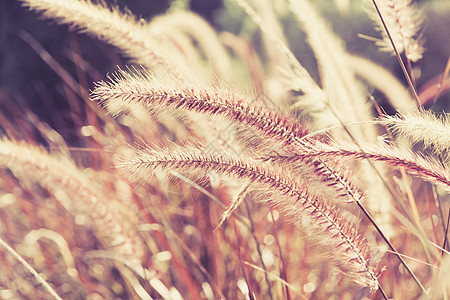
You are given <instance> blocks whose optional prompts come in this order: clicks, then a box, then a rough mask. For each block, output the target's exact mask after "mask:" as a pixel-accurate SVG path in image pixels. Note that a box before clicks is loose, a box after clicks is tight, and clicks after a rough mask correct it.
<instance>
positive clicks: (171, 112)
mask: <svg viewBox="0 0 450 300" xmlns="http://www.w3.org/2000/svg"><path fill="white" fill-rule="evenodd" d="M22 3H23V6H24V7H26V8H29V9H31V10H33V11H37V12H39V13H40V14H41V15H43V16H45V18H47V19H52V20H57V21H58V22H59V23H61V24H67V25H69V26H70V28H71V29H75V30H78V31H80V32H83V33H88V34H89V35H91V36H93V37H94V38H98V39H100V40H102V41H104V42H106V43H109V44H111V45H113V46H115V47H116V48H117V49H118V50H119V51H120V52H121V53H123V54H125V55H126V56H127V57H128V58H129V59H130V61H129V64H130V67H128V68H127V69H125V70H124V69H120V68H117V71H116V72H115V73H114V74H112V75H111V74H110V75H108V76H107V77H106V78H104V79H103V80H101V81H97V82H95V83H93V84H92V85H91V91H90V94H89V95H88V92H87V90H86V88H85V87H83V82H81V80H82V79H83V80H84V81H85V77H87V76H92V74H91V73H92V72H95V70H94V69H93V68H91V69H88V68H86V69H84V71H81V72H80V70H78V71H79V72H78V77H77V79H78V80H77V79H74V78H73V77H72V75H71V74H70V73H69V72H67V71H66V70H64V68H62V67H61V66H60V65H59V63H58V61H57V60H56V59H54V58H53V57H51V56H50V55H49V54H48V52H46V50H45V49H44V48H43V47H42V46H41V45H40V44H39V42H38V41H36V40H35V39H34V38H33V37H32V36H30V35H28V34H27V33H22V34H21V36H22V38H23V39H24V40H25V41H26V42H27V43H28V44H29V45H30V46H31V47H33V49H35V50H36V51H37V52H38V54H39V55H40V56H41V57H42V58H43V59H44V60H45V61H46V62H47V64H48V65H49V66H50V67H51V68H52V69H53V70H55V71H56V72H57V73H58V75H60V77H61V79H62V81H63V82H64V83H65V86H66V87H67V88H66V95H67V97H68V99H67V101H68V103H69V106H70V110H71V115H72V117H73V118H74V120H77V122H78V124H80V126H79V127H78V128H76V129H75V135H76V139H75V141H74V140H69V139H68V138H67V136H65V135H64V134H63V133H62V132H57V131H55V130H54V129H52V128H51V127H50V126H48V125H47V124H45V123H44V122H43V121H40V120H39V118H37V117H36V116H35V115H34V113H33V112H32V111H29V110H27V109H24V110H19V109H17V106H16V105H15V104H13V103H12V102H6V101H5V103H7V105H5V108H4V111H6V112H9V113H10V115H11V116H12V117H11V118H7V117H6V115H5V117H4V118H3V119H2V121H1V122H0V125H1V126H2V129H3V138H2V140H1V141H0V167H1V169H0V179H1V180H0V189H1V191H2V195H1V196H0V207H1V208H0V214H1V220H2V221H1V222H2V226H1V229H0V235H1V239H0V241H1V245H0V246H2V248H1V249H2V250H1V253H2V255H1V264H2V266H4V267H3V268H2V269H1V270H0V272H1V275H2V276H1V278H2V279H1V280H0V296H1V297H2V298H5V299H14V298H23V299H44V298H49V297H53V298H57V299H60V298H63V299H80V298H82V299H97V298H98V299H103V298H106V299H113V298H120V299H310V298H311V299H351V298H357V299H362V298H366V299H389V298H394V299H419V298H433V299H438V298H444V299H445V298H447V297H448V296H449V294H450V285H449V282H450V280H449V279H450V278H449V276H448V274H450V273H449V272H448V271H449V263H448V261H449V252H448V251H449V250H450V248H449V242H448V236H449V235H448V227H449V215H450V214H449V212H450V206H449V203H448V200H449V196H448V195H449V193H450V174H449V169H448V168H449V164H448V159H447V156H448V149H449V146H450V143H449V138H448V136H449V135H450V126H449V122H448V115H447V114H446V113H445V112H444V113H436V112H434V111H433V110H432V109H430V108H425V107H423V106H422V104H423V103H425V102H427V101H429V99H430V97H431V98H433V99H434V100H436V99H439V98H440V97H441V95H443V94H445V93H446V91H447V89H448V87H447V86H446V80H447V79H446V78H447V76H448V69H449V68H450V67H447V68H446V67H445V63H443V67H442V69H441V70H437V71H436V73H437V74H436V75H438V74H439V73H440V72H442V74H441V75H439V76H440V77H439V76H438V77H439V81H438V82H439V84H437V85H436V86H435V89H432V88H428V89H427V95H424V94H421V93H419V92H418V90H417V86H418V82H419V77H418V74H419V72H418V71H417V70H418V68H419V67H420V65H419V64H418V62H419V61H420V60H421V59H422V57H423V55H424V53H426V52H425V51H426V48H427V47H426V39H425V38H426V36H424V34H423V33H422V32H423V31H422V24H423V22H424V17H423V16H424V15H425V14H422V13H421V12H420V8H419V7H418V6H416V5H415V4H414V3H413V2H411V1H404V0H389V1H388V0H374V1H373V3H368V4H367V5H366V6H365V9H366V10H370V12H369V14H370V16H371V17H372V19H374V20H375V21H376V22H377V24H378V25H375V26H376V28H377V29H378V30H379V31H381V36H380V38H381V39H380V40H379V41H378V42H377V43H374V44H372V45H371V47H372V48H373V49H374V51H375V50H376V47H377V44H379V45H381V46H382V48H381V50H382V51H384V50H389V52H392V53H393V54H394V55H396V57H397V60H398V62H399V63H400V64H401V66H402V69H403V72H404V75H403V76H405V78H406V82H407V83H408V84H407V85H405V84H403V83H402V81H401V79H397V78H396V77H395V76H394V75H392V74H391V73H390V72H389V71H388V70H387V69H386V68H384V66H381V65H380V64H378V63H377V62H374V61H372V60H371V59H370V58H361V57H357V56H355V55H353V54H350V53H349V51H348V50H347V49H346V46H345V43H344V41H343V40H342V38H341V37H339V36H338V35H337V34H336V33H335V32H334V30H333V29H332V27H331V25H330V24H329V22H328V21H327V19H325V18H324V17H323V16H322V15H321V12H320V9H318V8H317V7H316V5H315V3H314V2H313V1H308V0H292V1H283V2H279V3H277V4H275V2H273V3H272V2H270V1H253V2H252V3H247V2H245V1H243V0H236V1H231V0H230V1H229V2H227V3H226V7H227V9H224V12H233V10H237V9H239V10H241V11H243V12H245V16H246V17H245V18H246V22H249V23H251V24H254V25H252V26H255V28H257V30H258V32H257V33H255V34H256V35H261V36H262V37H263V38H262V39H261V43H262V44H263V45H260V46H257V45H255V46H254V47H252V45H251V44H250V43H249V42H248V40H246V39H245V38H244V37H241V36H239V35H236V34H232V33H228V32H224V33H218V32H216V31H215V30H214V29H213V28H212V27H211V26H210V25H209V24H208V23H207V22H206V21H204V20H203V19H202V18H200V17H199V16H197V15H195V14H193V13H191V12H189V11H184V10H183V9H180V7H179V6H180V3H179V2H175V3H174V4H173V6H172V7H171V9H169V10H168V12H167V13H166V14H165V15H162V16H158V17H156V18H154V19H152V20H148V21H147V20H143V19H139V18H138V17H135V16H133V15H132V14H131V13H130V12H126V13H125V12H123V11H122V10H120V9H119V8H117V7H114V6H110V5H108V4H106V3H104V2H91V1H85V0H64V1H63V0H60V1H55V0H23V1H22ZM369 4H371V5H370V6H369ZM342 5H345V4H343V3H340V6H339V7H340V8H342ZM279 12H284V16H285V18H287V19H288V20H295V22H297V21H298V26H299V27H300V29H301V30H302V32H304V34H305V36H306V43H307V45H308V46H309V47H310V49H311V51H312V53H314V56H315V59H316V60H315V62H314V64H317V71H318V76H319V77H320V80H315V79H313V78H315V76H314V75H310V73H309V72H314V70H308V68H306V67H305V66H306V65H311V63H310V62H304V61H302V57H301V56H298V57H296V56H295V55H294V53H293V52H292V51H291V50H290V48H289V46H288V45H287V43H291V44H293V43H297V42H300V41H296V40H290V39H288V38H287V37H285V36H284V32H283V26H282V23H281V22H282V20H281V17H279V16H278V14H279ZM286 15H287V17H286ZM295 22H294V21H293V22H290V24H291V25H292V26H297V24H296V23H295ZM260 48H261V49H265V50H264V51H265V52H264V51H262V50H261V52H260V51H259V49H260ZM255 49H256V50H255ZM380 55H382V54H380ZM77 59H78V61H79V62H82V64H83V65H84V66H87V65H88V62H86V61H83V58H82V57H78V58H77ZM133 63H134V65H132V64H133ZM137 64H138V65H139V66H137ZM304 65H305V66H304ZM380 76H381V77H380ZM386 79H388V80H386ZM372 86H373V87H375V88H376V89H377V91H375V92H374V93H373V95H372V94H370V93H369V92H368V91H369V89H370V88H371V87H372ZM407 89H409V90H407ZM70 90H72V91H71V92H70ZM72 92H75V93H76V95H74V94H73V93H72ZM380 93H383V94H384V96H383V97H385V98H386V99H388V100H389V102H390V106H391V107H394V108H395V109H396V110H397V113H396V114H392V115H388V114H386V113H384V112H383V109H384V107H383V106H381V105H380V101H379V99H377V97H380V96H378V95H380ZM430 94H431V95H430ZM424 97H426V98H427V99H426V100H425V98H424ZM386 107H387V106H386ZM20 119H27V120H32V126H28V125H27V124H24V123H17V122H15V120H16V121H18V120H20ZM55 119H57V116H55Z"/></svg>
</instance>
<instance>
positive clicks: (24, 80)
mask: <svg viewBox="0 0 450 300" xmlns="http://www.w3.org/2000/svg"><path fill="white" fill-rule="evenodd" d="M107 2H110V3H113V4H114V5H117V6H119V7H121V8H122V9H123V10H124V11H125V10H129V11H131V12H132V13H133V14H135V15H136V16H138V17H141V18H144V19H147V20H148V19H151V18H152V17H153V16H156V15H158V14H162V13H164V12H165V11H166V10H167V9H169V8H170V7H172V8H174V7H177V6H178V7H185V8H188V9H191V10H193V11H195V12H197V13H198V14H200V15H202V16H203V17H204V18H205V19H207V20H208V21H209V22H210V23H211V24H213V26H214V27H215V28H216V29H217V30H218V31H231V32H233V33H236V34H239V35H240V36H248V38H249V39H250V40H251V41H252V42H253V44H254V47H255V49H256V51H257V52H258V47H259V45H258V43H259V40H260V37H259V35H260V33H259V31H258V29H257V27H256V25H255V24H254V23H253V22H252V21H251V20H250V19H249V18H246V15H245V13H244V12H243V11H242V10H241V9H239V8H238V7H237V6H236V5H234V3H233V1H227V2H226V3H223V1H221V0H191V1H186V0H185V1H167V0H151V1H138V0H117V1H107ZM316 2H318V3H319V6H321V7H322V11H323V14H324V15H325V17H326V18H327V19H328V20H330V22H331V23H332V26H333V28H334V30H335V31H336V32H337V33H338V34H339V35H340V36H341V37H342V38H343V40H344V41H346V44H347V48H348V50H349V51H350V52H351V53H355V54H360V55H363V56H366V57H369V58H371V59H373V60H374V61H376V62H378V63H380V64H381V65H383V66H384V67H386V68H389V69H391V70H392V72H393V73H395V74H396V75H397V76H398V77H399V78H402V77H403V76H402V74H401V69H400V67H399V66H398V63H397V61H396V59H395V58H394V57H392V56H390V55H389V54H387V53H380V52H379V51H378V48H377V47H376V46H375V45H374V43H373V42H372V41H368V40H365V39H362V38H361V37H359V36H358V34H363V35H367V36H378V35H377V33H376V32H375V31H374V30H373V24H372V21H371V20H370V19H369V18H368V17H367V14H366V13H365V12H364V8H363V7H361V5H359V3H360V1H349V0H347V1H342V0H335V1H334V2H336V3H337V4H338V5H334V4H331V3H330V2H331V0H327V1H316ZM419 5H421V6H423V10H424V12H425V17H426V18H425V22H424V31H425V32H424V36H425V37H426V43H425V47H426V48H427V51H426V52H425V56H424V58H423V60H422V61H420V62H419V63H418V64H417V66H416V71H417V74H420V79H419V81H418V83H417V85H418V87H419V90H420V89H421V88H424V86H425V85H426V84H427V83H429V81H430V80H432V79H433V78H435V77H437V76H439V75H440V74H442V72H443V71H444V68H445V64H446V61H447V59H448V58H449V56H450V31H449V30H447V29H448V28H450V3H449V2H448V1H446V0H432V1H420V2H419ZM279 13H280V17H281V18H282V22H283V25H284V26H285V28H284V30H285V34H286V36H287V39H288V41H289V44H290V47H291V49H293V51H294V53H295V54H296V55H297V57H298V58H299V59H300V61H301V63H302V64H303V65H304V66H305V67H307V68H308V70H309V71H310V72H311V74H312V76H313V78H315V79H318V74H317V71H316V70H315V67H316V66H315V59H314V57H313V54H312V53H311V51H310V50H309V48H308V46H307V44H306V43H305V41H304V35H303V34H302V32H301V31H300V30H298V25H297V22H296V20H295V19H294V18H293V17H292V16H291V15H289V14H287V13H286V12H284V11H280V12H279ZM33 44H34V47H33ZM36 45H38V46H36ZM39 45H40V46H42V49H41V50H45V51H46V52H48V53H49V55H50V56H51V58H52V59H51V60H52V61H53V60H54V61H55V62H56V63H57V64H58V65H59V66H60V67H62V68H63V69H64V70H65V71H67V72H68V74H70V75H71V76H72V77H73V78H74V79H75V80H76V81H78V82H79V83H80V84H81V85H82V86H84V88H85V89H87V90H89V89H90V88H92V84H93V82H94V81H96V80H100V79H102V78H103V76H104V75H105V74H107V73H111V72H114V71H115V70H117V67H118V66H123V65H125V64H127V65H128V64H130V63H129V62H128V61H127V59H126V58H125V57H123V56H121V55H120V54H118V51H116V49H114V48H113V47H111V46H109V45H107V44H106V43H104V42H101V41H98V40H97V39H95V38H92V37H90V36H87V35H84V34H79V33H76V32H73V31H70V30H68V26H65V25H58V24H57V22H55V21H49V20H46V19H44V18H42V17H40V16H39V14H38V13H36V12H30V11H29V10H28V9H26V8H23V7H21V4H20V1H17V0H3V1H2V9H1V11H0V109H1V111H2V112H3V113H4V114H5V115H10V114H11V112H7V111H5V103H6V102H8V101H12V102H14V103H17V104H18V106H19V107H21V108H24V107H27V106H28V107H29V108H30V109H31V110H32V111H33V112H34V113H35V114H36V115H38V116H39V118H41V119H42V120H43V121H45V122H47V123H49V124H50V125H51V126H52V127H53V128H55V129H56V130H57V131H58V132H60V133H61V134H63V135H69V136H70V128H73V126H74V125H75V124H73V122H74V121H75V120H73V116H67V115H65V112H67V111H68V110H67V106H68V104H67V101H66V99H67V98H68V97H72V96H73V95H72V96H71V95H68V93H72V92H73V91H68V89H67V87H64V83H63V82H64V81H63V80H62V79H61V74H57V72H55V70H54V68H55V65H53V66H51V65H49V64H52V63H49V61H44V60H43V58H42V57H40V56H39V53H38V51H39V50H38V49H36V48H37V47H39ZM33 48H34V49H33ZM41 55H43V53H41ZM52 68H53V69H52ZM375 96H376V94H375ZM427 106H428V107H431V106H433V109H434V110H435V111H443V110H445V111H449V108H450V95H449V94H448V93H446V94H443V95H441V96H440V97H439V99H438V101H437V103H436V104H432V103H428V104H427ZM385 109H386V110H387V111H388V112H389V107H387V108H385ZM56 115H57V117H56ZM65 131H67V134H65Z"/></svg>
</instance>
